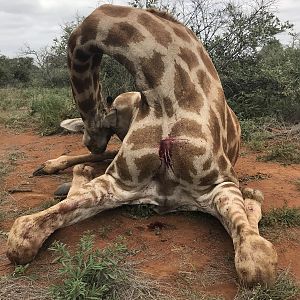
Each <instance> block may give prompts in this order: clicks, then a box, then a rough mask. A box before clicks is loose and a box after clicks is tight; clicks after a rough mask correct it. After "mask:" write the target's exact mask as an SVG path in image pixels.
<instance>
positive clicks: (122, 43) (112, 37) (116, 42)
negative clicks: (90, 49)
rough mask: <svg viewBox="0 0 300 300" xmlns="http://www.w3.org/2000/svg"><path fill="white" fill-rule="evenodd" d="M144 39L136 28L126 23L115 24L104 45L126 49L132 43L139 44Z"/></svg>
mask: <svg viewBox="0 0 300 300" xmlns="http://www.w3.org/2000/svg"><path fill="white" fill-rule="evenodd" d="M144 39H145V37H144V36H143V35H142V34H141V33H140V31H139V30H138V29H136V28H135V27H134V26H132V25H130V24H128V23H126V22H120V23H116V24H114V26H113V27H112V28H111V29H110V30H109V32H108V35H107V37H106V39H105V40H104V41H103V44H104V45H106V46H113V47H122V48H126V47H128V46H129V45H130V44H131V43H139V42H141V41H143V40H144Z"/></svg>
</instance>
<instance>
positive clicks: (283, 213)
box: [260, 205, 300, 227]
mask: <svg viewBox="0 0 300 300" xmlns="http://www.w3.org/2000/svg"><path fill="white" fill-rule="evenodd" d="M260 226H262V227H267V226H271V227H275V226H276V227H278V226H279V227H293V226H300V208H297V207H288V206H287V205H284V206H283V207H281V208H273V209H272V210H271V211H270V212H268V213H267V214H265V215H264V216H263V218H262V219H261V221H260Z"/></svg>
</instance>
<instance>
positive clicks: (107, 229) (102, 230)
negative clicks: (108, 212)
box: [98, 225, 112, 239]
mask: <svg viewBox="0 0 300 300" xmlns="http://www.w3.org/2000/svg"><path fill="white" fill-rule="evenodd" d="M111 229H112V228H111V226H109V225H104V226H102V227H101V228H100V229H99V230H98V232H99V235H100V237H101V238H103V239H107V238H108V233H109V232H110V231H111Z"/></svg>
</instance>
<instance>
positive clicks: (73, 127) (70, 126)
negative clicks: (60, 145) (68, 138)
mask: <svg viewBox="0 0 300 300" xmlns="http://www.w3.org/2000/svg"><path fill="white" fill-rule="evenodd" d="M60 127H62V128H64V129H66V130H68V131H71V132H83V131H84V123H83V121H82V119H81V118H75V119H66V120H63V121H62V122H61V123H60Z"/></svg>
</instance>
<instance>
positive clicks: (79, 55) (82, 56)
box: [75, 49, 91, 62]
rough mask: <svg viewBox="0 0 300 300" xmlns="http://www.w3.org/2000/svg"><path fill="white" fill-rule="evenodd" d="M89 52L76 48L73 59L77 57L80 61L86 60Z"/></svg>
mask: <svg viewBox="0 0 300 300" xmlns="http://www.w3.org/2000/svg"><path fill="white" fill-rule="evenodd" d="M90 56H91V55H90V54H89V53H87V52H85V51H83V50H81V49H77V50H76V51H75V59H78V60H79V61H80V62H86V61H87V60H88V59H89V58H90Z"/></svg>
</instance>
